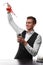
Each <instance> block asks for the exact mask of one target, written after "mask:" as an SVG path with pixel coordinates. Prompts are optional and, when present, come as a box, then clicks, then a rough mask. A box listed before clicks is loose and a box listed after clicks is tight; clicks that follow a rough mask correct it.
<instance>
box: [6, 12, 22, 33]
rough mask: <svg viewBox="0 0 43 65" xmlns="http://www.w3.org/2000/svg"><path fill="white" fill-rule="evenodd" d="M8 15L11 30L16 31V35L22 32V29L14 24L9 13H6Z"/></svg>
mask: <svg viewBox="0 0 43 65" xmlns="http://www.w3.org/2000/svg"><path fill="white" fill-rule="evenodd" d="M7 14H8V21H9V23H10V25H11V26H12V28H13V29H14V30H15V31H16V33H17V34H20V33H22V32H23V29H21V28H20V27H19V26H17V25H16V23H15V22H14V20H13V18H12V15H11V13H7Z"/></svg>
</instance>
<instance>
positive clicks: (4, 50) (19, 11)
mask: <svg viewBox="0 0 43 65" xmlns="http://www.w3.org/2000/svg"><path fill="white" fill-rule="evenodd" d="M7 2H8V3H9V4H10V5H11V6H12V8H13V11H14V12H15V13H16V15H17V18H16V17H15V16H14V15H13V18H14V22H15V23H16V24H17V25H18V26H19V27H21V28H23V29H26V27H25V23H26V17H27V16H35V17H36V19H37V25H36V26H35V31H36V32H37V33H39V34H40V35H41V36H42V38H43V0H1V1H0V59H14V57H15V55H16V52H17V50H18V45H19V43H17V38H16V32H15V31H14V30H13V28H12V27H11V26H10V24H9V22H8V18H7V12H6V5H4V3H7ZM42 41H43V39H42ZM42 43H43V42H42ZM42 50H43V44H41V47H40V50H39V52H38V55H37V56H40V57H43V51H42ZM37 56H36V57H35V59H36V58H37Z"/></svg>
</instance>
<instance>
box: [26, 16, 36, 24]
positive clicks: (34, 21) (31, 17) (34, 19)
mask: <svg viewBox="0 0 43 65" xmlns="http://www.w3.org/2000/svg"><path fill="white" fill-rule="evenodd" d="M27 19H32V20H33V23H34V24H36V18H35V17H33V16H28V17H27Z"/></svg>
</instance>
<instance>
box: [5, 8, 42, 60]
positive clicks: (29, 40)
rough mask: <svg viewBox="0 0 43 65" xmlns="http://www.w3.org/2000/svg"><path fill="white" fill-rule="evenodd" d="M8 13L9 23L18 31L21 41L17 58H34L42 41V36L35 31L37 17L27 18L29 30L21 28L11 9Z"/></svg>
mask: <svg viewBox="0 0 43 65" xmlns="http://www.w3.org/2000/svg"><path fill="white" fill-rule="evenodd" d="M6 10H7V9H6ZM10 10H11V8H10ZM7 14H8V20H9V23H10V25H11V26H12V27H13V29H14V30H15V31H16V33H17V41H18V42H19V49H18V52H17V54H16V56H15V59H28V60H32V57H33V56H36V55H37V53H38V50H39V48H40V45H41V42H42V39H41V36H40V35H39V34H38V33H36V32H35V31H34V26H35V25H36V18H35V17H33V16H29V17H27V20H26V29H27V31H26V30H23V29H21V28H19V27H18V26H17V25H16V24H15V22H14V21H13V18H12V15H11V12H10V11H9V10H7Z"/></svg>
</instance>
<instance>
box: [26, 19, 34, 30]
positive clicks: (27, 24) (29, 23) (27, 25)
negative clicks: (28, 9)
mask: <svg viewBox="0 0 43 65" xmlns="http://www.w3.org/2000/svg"><path fill="white" fill-rule="evenodd" d="M34 26H35V24H34V23H33V20H32V19H27V21H26V28H27V30H31V29H33V28H34Z"/></svg>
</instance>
